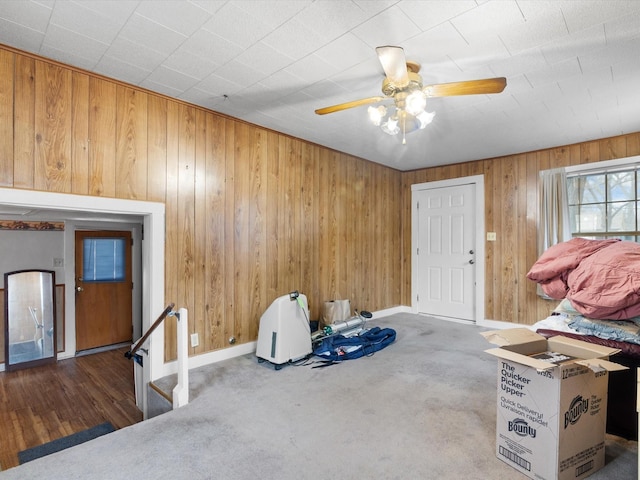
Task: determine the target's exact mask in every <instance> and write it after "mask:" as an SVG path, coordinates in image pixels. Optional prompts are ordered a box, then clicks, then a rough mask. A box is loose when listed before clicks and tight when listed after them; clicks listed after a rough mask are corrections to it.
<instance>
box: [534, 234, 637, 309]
mask: <svg viewBox="0 0 640 480" xmlns="http://www.w3.org/2000/svg"><path fill="white" fill-rule="evenodd" d="M527 278H528V279H529V280H532V281H534V282H536V283H538V284H540V287H541V288H542V290H543V292H544V293H545V294H546V295H548V296H549V297H550V298H553V299H557V300H562V299H564V298H566V299H568V300H569V302H570V303H571V306H572V307H573V308H574V309H575V310H576V311H577V312H578V313H579V314H580V315H582V316H584V317H586V318H588V319H606V320H631V319H633V318H634V317H639V316H640V244H638V243H635V242H628V241H621V240H618V239H607V240H587V239H584V238H574V239H571V240H569V241H567V242H562V243H559V244H557V245H554V246H552V247H550V248H549V249H548V250H547V251H546V252H544V253H543V254H542V255H541V256H540V258H539V259H538V260H537V261H536V263H534V265H533V266H532V267H531V269H530V270H529V273H527Z"/></svg>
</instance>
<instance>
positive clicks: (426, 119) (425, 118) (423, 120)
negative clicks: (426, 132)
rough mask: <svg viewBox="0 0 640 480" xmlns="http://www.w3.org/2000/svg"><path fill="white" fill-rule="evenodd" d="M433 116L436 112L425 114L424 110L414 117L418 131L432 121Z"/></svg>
mask: <svg viewBox="0 0 640 480" xmlns="http://www.w3.org/2000/svg"><path fill="white" fill-rule="evenodd" d="M435 116H436V112H427V111H426V110H423V111H422V112H421V113H419V114H418V115H416V118H417V119H418V121H419V122H420V127H419V128H420V130H422V129H423V128H425V127H426V126H427V125H429V124H430V123H431V122H432V121H433V117H435Z"/></svg>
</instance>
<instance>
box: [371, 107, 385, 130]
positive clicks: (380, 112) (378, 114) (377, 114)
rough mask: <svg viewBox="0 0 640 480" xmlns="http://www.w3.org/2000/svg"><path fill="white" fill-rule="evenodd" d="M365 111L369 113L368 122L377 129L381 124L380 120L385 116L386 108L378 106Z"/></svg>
mask: <svg viewBox="0 0 640 480" xmlns="http://www.w3.org/2000/svg"><path fill="white" fill-rule="evenodd" d="M367 111H368V112H369V120H371V123H373V124H374V125H375V126H376V127H379V126H380V124H381V123H382V119H383V118H384V116H385V115H386V114H387V107H385V106H384V105H380V106H379V107H369V108H368V109H367Z"/></svg>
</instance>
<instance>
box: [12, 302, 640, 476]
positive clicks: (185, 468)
mask: <svg viewBox="0 0 640 480" xmlns="http://www.w3.org/2000/svg"><path fill="white" fill-rule="evenodd" d="M373 324H375V325H378V326H381V327H387V326H388V327H391V328H394V329H396V331H397V333H398V335H397V340H396V342H395V343H394V344H392V345H391V346H389V347H387V348H386V349H384V350H381V351H379V352H377V353H376V354H375V355H373V356H371V357H365V358H361V359H357V360H350V361H348V362H345V363H342V364H338V365H333V366H330V367H327V368H318V369H313V368H311V366H309V365H307V366H297V367H294V366H287V367H285V368H283V369H282V370H280V371H275V370H274V369H273V368H272V367H271V366H270V365H268V364H264V363H263V364H259V363H258V362H257V360H256V358H255V357H254V356H251V355H248V356H244V357H239V358H235V359H232V360H227V361H224V362H221V363H218V364H215V365H210V366H207V367H203V368H199V369H197V370H194V371H192V372H191V385H190V387H191V398H192V401H191V403H190V404H189V405H187V406H185V407H183V408H181V409H178V410H175V411H172V412H169V413H167V414H164V415H160V416H158V417H155V418H153V419H151V420H148V421H145V422H142V423H140V424H137V425H133V426H131V427H128V428H124V429H122V430H118V431H116V432H114V433H111V434H108V435H105V436H102V437H100V438H97V439H95V440H92V441H90V442H87V443H84V444H82V445H79V446H77V447H73V448H70V449H67V450H64V451H62V452H59V453H54V454H52V455H49V456H47V457H43V458H41V459H37V460H34V461H32V462H29V463H27V464H25V465H22V466H20V467H16V468H13V469H10V470H7V471H4V472H2V473H0V478H1V479H2V480H9V479H24V478H38V479H120V478H121V479H125V478H126V479H130V478H153V479H172V480H175V479H189V480H196V479H222V480H234V479H238V480H244V479H255V478H260V479H274V480H275V479H277V480H304V479H314V480H319V479H334V478H336V479H341V480H344V479H347V480H350V479H358V480H360V479H385V480H386V479H402V480H407V479H492V480H501V479H504V480H507V479H508V480H513V479H519V478H522V479H524V478H526V477H524V476H523V475H522V474H520V473H518V472H517V471H516V470H514V469H513V468H511V467H510V466H508V465H507V464H505V463H503V462H502V461H500V460H498V459H497V458H496V455H495V419H496V370H497V363H496V362H497V360H496V359H495V358H494V357H491V356H489V355H488V354H485V353H483V350H485V349H487V348H489V345H488V344H487V343H486V341H485V340H484V338H482V337H481V336H480V335H479V334H478V332H479V331H480V330H481V329H480V328H478V327H473V326H468V325H462V324H457V323H451V322H445V321H442V320H437V319H431V318H428V317H420V316H417V315H411V314H397V315H393V316H390V317H385V318H381V319H379V320H374V321H373V322H372V325H373ZM606 453H607V464H606V466H605V467H604V469H602V470H600V471H599V472H596V473H595V474H593V475H592V476H591V477H589V478H590V479H594V480H596V479H611V478H620V479H622V478H624V479H632V478H636V476H637V455H638V453H637V443H636V442H630V441H625V440H623V439H620V438H618V437H612V436H607V439H606Z"/></svg>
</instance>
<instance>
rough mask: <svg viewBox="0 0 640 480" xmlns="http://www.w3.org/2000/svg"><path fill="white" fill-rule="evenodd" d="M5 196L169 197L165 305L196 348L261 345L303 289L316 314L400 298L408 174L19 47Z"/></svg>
mask: <svg viewBox="0 0 640 480" xmlns="http://www.w3.org/2000/svg"><path fill="white" fill-rule="evenodd" d="M0 186H2V187H10V188H20V189H31V190H41V191H52V192H64V193H73V194H81V195H93V196H103V197H113V198H123V199H134V200H147V201H159V202H164V203H165V205H166V225H167V228H166V251H165V258H166V265H165V268H166V270H165V277H166V278H165V297H166V303H169V302H174V303H175V304H176V305H177V306H180V307H183V306H184V307H186V308H188V309H189V320H190V330H191V332H198V333H199V335H200V346H199V347H197V348H194V349H192V352H191V353H192V354H197V353H204V352H208V351H212V350H216V349H219V348H223V347H226V346H228V345H229V338H231V337H234V338H235V340H236V342H237V343H238V344H239V343H245V342H249V341H252V340H255V339H256V338H257V331H258V325H259V317H260V315H261V314H262V313H263V312H264V310H265V309H266V308H267V307H268V306H269V305H270V303H271V302H272V301H273V300H274V299H275V298H276V297H278V296H280V295H284V294H287V293H288V292H290V291H292V290H299V291H301V292H303V293H305V294H306V295H307V297H308V299H309V303H310V310H311V317H312V319H314V318H315V319H317V318H318V317H319V315H320V312H321V305H322V302H323V301H325V300H331V299H337V298H348V299H350V300H351V304H352V307H353V308H357V309H365V310H379V309H384V308H388V307H393V306H396V305H400V304H402V296H401V288H402V285H403V280H402V279H403V277H404V276H405V275H407V274H406V273H405V272H403V263H402V261H401V256H402V251H403V247H402V238H401V236H402V225H401V219H400V215H399V212H400V210H401V197H400V195H399V191H400V187H401V173H400V172H398V171H396V170H393V169H389V168H386V167H382V166H380V165H376V164H373V163H370V162H367V161H364V160H362V159H358V158H354V157H351V156H348V155H345V154H341V153H338V152H335V151H332V150H329V149H326V148H323V147H320V146H317V145H314V144H310V143H307V142H303V141H301V140H297V139H294V138H291V137H288V136H286V135H282V134H279V133H276V132H273V131H269V130H266V129H263V128H259V127H256V126H253V125H249V124H246V123H243V122H241V121H237V120H234V119H231V118H228V117H225V116H222V115H219V114H216V113H214V112H210V111H207V110H204V109H201V108H197V107H194V106H191V105H188V104H185V103H182V102H179V101H176V100H172V99H169V98H166V97H163V96H160V95H155V94H152V93H150V92H147V91H144V90H141V89H137V88H133V87H130V86H127V85H124V84H121V83H119V82H115V81H111V80H109V79H106V78H102V77H100V76H96V75H92V74H88V73H87V72H83V71H79V70H75V69H72V68H68V67H66V66H63V65H59V64H57V63H55V62H51V61H48V60H46V59H42V58H39V57H36V56H32V55H28V54H24V53H22V52H18V51H15V50H13V49H10V48H0ZM172 322H175V320H174V319H168V321H167V322H166V324H167V327H166V328H167V330H168V332H167V337H166V338H167V351H166V356H167V357H168V358H173V357H174V354H175V333H174V329H175V324H174V323H172Z"/></svg>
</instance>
